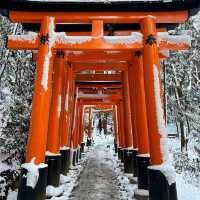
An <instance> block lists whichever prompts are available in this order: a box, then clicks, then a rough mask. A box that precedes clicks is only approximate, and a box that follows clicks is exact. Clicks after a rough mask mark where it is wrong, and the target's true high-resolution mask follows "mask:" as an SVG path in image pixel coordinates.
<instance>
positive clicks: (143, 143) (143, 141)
mask: <svg viewBox="0 0 200 200" xmlns="http://www.w3.org/2000/svg"><path fill="white" fill-rule="evenodd" d="M131 69H132V73H133V74H134V78H135V79H134V86H135V87H134V90H135V93H134V94H135V97H134V98H135V103H136V105H137V106H135V115H136V117H135V120H136V124H137V135H138V153H139V154H149V138H148V126H147V112H146V101H145V89H144V73H143V58H142V55H140V56H134V58H133V66H132V67H131Z"/></svg>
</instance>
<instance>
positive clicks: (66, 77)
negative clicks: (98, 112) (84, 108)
mask: <svg viewBox="0 0 200 200" xmlns="http://www.w3.org/2000/svg"><path fill="white" fill-rule="evenodd" d="M63 56H65V55H64V54H63ZM65 58H66V56H65ZM71 78H72V77H71V68H70V65H69V64H68V63H67V62H66V59H65V67H64V69H63V80H62V104H61V118H60V126H59V132H60V134H59V135H60V153H61V173H62V174H64V175H67V172H68V171H69V165H70V131H69V123H70V122H69V119H70V112H69V110H70V109H69V107H70V106H71V103H72V102H70V87H71Z"/></svg>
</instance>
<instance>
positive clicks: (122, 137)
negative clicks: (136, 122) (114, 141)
mask: <svg viewBox="0 0 200 200" xmlns="http://www.w3.org/2000/svg"><path fill="white" fill-rule="evenodd" d="M119 104H120V106H119V107H120V109H119V111H120V113H119V119H120V124H121V129H120V135H121V136H120V137H121V145H120V147H121V148H125V147H127V145H126V138H125V120H126V119H124V105H123V104H124V102H123V101H122V100H121V101H120V102H119Z"/></svg>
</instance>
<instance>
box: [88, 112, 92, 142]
mask: <svg viewBox="0 0 200 200" xmlns="http://www.w3.org/2000/svg"><path fill="white" fill-rule="evenodd" d="M88 120H89V122H88V139H89V140H90V141H91V140H92V109H91V108H89V116H88Z"/></svg>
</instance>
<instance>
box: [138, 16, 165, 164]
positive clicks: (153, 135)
mask: <svg viewBox="0 0 200 200" xmlns="http://www.w3.org/2000/svg"><path fill="white" fill-rule="evenodd" d="M141 26H142V32H143V35H144V55H143V60H144V84H145V95H146V108H147V123H148V131H149V140H150V155H151V164H152V165H159V164H161V163H162V162H163V161H162V156H161V151H160V132H159V129H158V122H157V114H156V112H157V111H156V99H155V98H156V97H155V89H154V67H156V68H157V70H158V71H159V68H160V67H159V66H160V64H159V57H158V47H157V42H156V24H155V19H154V18H152V17H146V18H144V19H143V20H142V23H141Z"/></svg>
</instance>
